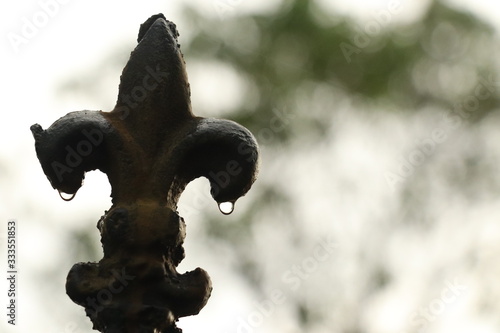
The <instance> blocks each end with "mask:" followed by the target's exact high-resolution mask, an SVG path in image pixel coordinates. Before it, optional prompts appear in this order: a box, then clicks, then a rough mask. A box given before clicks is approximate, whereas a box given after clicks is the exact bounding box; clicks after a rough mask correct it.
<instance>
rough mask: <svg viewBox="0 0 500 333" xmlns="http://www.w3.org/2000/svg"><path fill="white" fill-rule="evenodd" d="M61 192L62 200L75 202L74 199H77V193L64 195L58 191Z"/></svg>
mask: <svg viewBox="0 0 500 333" xmlns="http://www.w3.org/2000/svg"><path fill="white" fill-rule="evenodd" d="M57 192H59V196H60V197H61V199H63V200H64V201H71V200H73V198H74V197H75V195H76V192H75V193H73V194H68V193H64V192H61V191H59V190H58V191H57Z"/></svg>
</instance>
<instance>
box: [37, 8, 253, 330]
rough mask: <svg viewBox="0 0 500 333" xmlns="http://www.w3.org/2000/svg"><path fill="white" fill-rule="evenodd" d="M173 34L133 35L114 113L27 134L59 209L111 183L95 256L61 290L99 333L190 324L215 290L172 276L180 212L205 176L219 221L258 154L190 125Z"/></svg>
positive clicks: (81, 116)
mask: <svg viewBox="0 0 500 333" xmlns="http://www.w3.org/2000/svg"><path fill="white" fill-rule="evenodd" d="M178 35H179V34H178V32H177V29H176V26H175V24H174V23H172V22H170V21H167V20H166V19H165V17H164V16H163V14H158V15H154V16H152V17H150V18H149V19H148V20H147V21H146V22H144V23H143V24H142V25H141V27H140V29H139V37H138V45H137V47H136V48H135V50H134V51H133V52H132V54H131V56H130V59H129V61H128V63H127V65H126V66H125V68H124V69H123V73H122V75H121V82H120V87H119V94H118V101H117V103H116V106H115V108H114V109H113V110H112V111H111V112H102V111H76V112H70V113H68V114H67V115H65V116H64V117H62V118H60V119H59V120H57V121H56V122H54V123H53V124H52V125H51V126H50V127H49V128H48V129H46V130H43V129H42V127H41V126H40V125H38V124H35V125H33V126H31V131H32V133H33V136H34V137H35V148H36V152H37V156H38V159H39V161H40V163H41V165H42V168H43V171H44V173H45V175H47V177H48V179H49V181H50V183H51V184H52V187H53V188H55V189H56V190H58V191H59V193H60V194H61V197H62V198H63V199H65V200H71V199H72V197H71V198H64V197H63V193H64V194H67V195H70V196H74V195H75V194H76V192H77V191H78V189H79V188H80V187H81V185H82V181H83V179H84V176H85V172H87V171H90V170H95V169H99V170H101V171H102V172H105V173H106V174H107V176H108V179H109V182H110V184H111V188H112V192H111V197H112V203H113V205H112V207H111V208H110V209H109V210H108V211H106V212H105V215H104V216H102V217H101V219H100V220H99V222H98V223H97V227H98V229H99V231H100V233H101V243H102V246H103V251H104V257H103V259H101V260H100V261H99V262H98V263H90V262H89V263H78V264H76V265H74V266H73V268H72V269H71V271H70V272H69V274H68V278H67V282H66V292H67V294H68V295H69V297H70V298H71V299H72V300H73V301H74V302H75V303H77V304H79V305H81V306H83V307H85V311H86V313H87V316H89V317H90V319H91V320H92V323H93V325H94V329H96V330H99V331H101V332H107V333H114V332H148V333H149V332H150V333H153V332H155V333H156V332H180V331H181V330H180V329H179V328H177V327H176V324H175V322H176V321H177V320H178V318H180V317H184V316H190V315H195V314H197V313H199V311H200V310H201V309H202V308H203V307H204V306H205V304H206V303H207V300H208V298H209V297H210V293H211V290H212V285H211V281H210V278H209V276H208V274H207V273H206V272H205V271H204V270H203V269H201V268H196V269H195V270H194V271H191V272H186V273H184V274H179V273H178V272H177V271H176V267H177V265H178V264H179V263H180V262H181V261H182V259H183V258H184V248H183V242H184V238H185V236H186V227H185V224H184V220H183V219H182V217H180V216H179V215H178V213H177V201H178V199H179V197H180V195H181V193H182V191H183V190H184V188H185V187H186V185H187V184H188V183H189V182H190V181H191V180H193V179H195V178H197V177H201V176H204V177H206V178H208V179H209V181H210V186H211V191H210V192H211V195H212V197H213V198H214V199H215V201H216V202H217V203H218V204H219V207H220V209H221V212H223V213H224V214H228V213H231V211H232V209H233V207H234V203H235V202H236V200H237V199H238V198H240V197H241V196H243V195H245V193H246V192H247V191H248V190H249V189H250V187H251V186H252V184H253V182H254V181H255V179H256V176H257V171H258V170H257V169H258V146H257V143H256V141H255V138H254V137H253V135H252V134H251V133H250V132H249V131H248V130H247V129H245V128H244V127H242V126H241V125H239V124H237V123H235V122H232V121H228V120H221V119H208V118H201V117H196V116H194V115H193V113H192V111H191V103H190V89H189V83H188V79H187V74H186V70H185V63H184V59H183V56H182V53H181V51H180V45H179V44H178V42H177V37H178Z"/></svg>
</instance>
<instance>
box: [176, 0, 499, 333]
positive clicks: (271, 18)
mask: <svg viewBox="0 0 500 333" xmlns="http://www.w3.org/2000/svg"><path fill="white" fill-rule="evenodd" d="M327 13H328V11H326V10H324V9H323V8H321V7H320V5H318V4H317V3H316V2H314V1H308V0H294V1H283V2H282V4H281V7H279V8H277V9H276V10H275V11H273V12H267V13H264V14H255V15H254V14H238V13H237V14H234V13H232V14H234V15H226V16H224V17H222V19H221V17H207V16H205V15H204V14H203V13H201V12H198V11H197V10H196V9H194V8H190V7H187V8H186V16H187V18H188V20H189V22H190V24H191V26H193V27H196V28H195V30H197V32H196V33H195V34H194V36H193V38H192V39H191V40H190V42H189V43H187V44H183V50H184V53H185V55H186V56H187V57H188V58H189V59H190V60H192V59H196V60H199V61H202V62H203V61H206V62H217V63H221V64H223V65H225V66H229V67H230V68H231V69H233V70H234V71H235V72H236V73H237V74H238V75H239V76H240V77H241V78H242V79H243V80H244V82H245V84H246V87H247V89H246V90H245V91H244V97H243V98H242V102H241V105H239V106H238V107H237V108H235V109H234V110H233V111H232V112H231V113H230V114H228V115H225V116H226V117H227V118H230V119H234V120H236V121H238V122H240V123H242V124H243V125H244V126H246V127H248V128H249V129H250V130H251V131H252V132H253V133H255V134H256V137H257V139H258V140H259V139H260V137H259V133H260V132H261V131H262V129H263V128H269V127H270V123H271V122H272V121H273V120H272V119H273V117H274V116H275V113H274V112H273V110H276V109H278V110H286V112H288V113H289V114H293V115H294V116H295V117H294V118H293V120H291V123H290V124H289V126H284V127H283V130H281V129H280V131H277V132H276V133H274V134H275V137H274V139H273V140H261V141H264V142H261V146H262V148H263V150H264V153H265V155H264V156H266V157H268V158H267V159H265V160H264V161H263V168H272V167H273V165H276V164H280V163H281V164H282V166H281V167H283V168H290V167H291V168H293V167H294V166H293V165H286V159H280V158H279V156H286V155H287V154H289V153H290V152H292V151H293V150H296V149H298V147H301V146H303V145H304V142H306V143H309V144H312V145H311V147H314V145H317V144H318V143H319V144H320V143H321V141H328V140H330V139H332V138H333V139H334V133H333V132H332V131H333V130H334V128H335V126H341V124H335V123H334V121H335V118H334V117H335V114H336V108H337V105H338V103H339V102H342V101H343V100H349V101H350V102H351V103H354V104H355V105H356V106H357V108H356V109H357V110H360V111H359V112H360V113H363V112H366V111H363V110H368V112H382V113H383V112H407V113H408V112H414V113H417V112H420V110H423V109H427V110H428V109H432V110H440V111H439V112H443V110H450V111H451V110H455V111H456V110H457V108H458V109H460V108H463V105H460V103H461V102H462V101H467V97H469V96H475V95H476V94H477V91H476V89H477V87H478V85H479V84H480V82H482V80H483V81H484V80H487V81H489V82H497V76H496V75H495V71H494V70H493V69H494V66H495V64H496V63H497V60H496V59H495V57H494V55H493V53H492V52H491V48H492V45H493V44H494V43H495V37H494V31H493V29H492V28H491V27H490V26H488V25H487V24H485V23H483V22H482V21H480V20H478V19H477V18H476V17H474V16H472V15H471V14H470V13H467V12H464V11H461V10H459V9H456V8H451V7H449V6H448V5H446V4H444V3H442V2H440V1H433V2H431V3H430V5H429V6H428V8H427V9H426V11H425V12H424V14H423V16H422V17H421V18H420V19H419V20H417V21H415V22H410V23H397V22H399V21H397V20H396V17H393V16H391V15H392V14H391V15H389V16H387V15H386V16H382V17H381V16H378V17H377V15H376V14H375V15H374V16H373V19H372V20H371V21H364V22H354V21H352V20H351V19H348V18H346V17H341V16H335V15H331V14H327ZM498 101H499V100H498V96H497V94H495V95H494V96H493V97H492V98H489V99H488V100H486V101H481V103H480V104H479V105H478V107H477V109H475V110H474V112H473V113H472V114H471V115H470V118H468V120H471V122H469V123H468V124H470V125H473V124H474V121H477V120H479V119H481V118H483V117H484V116H485V115H487V114H489V113H490V112H492V111H493V110H494V109H495V108H496V107H497V105H498ZM457 103H458V104H457ZM382 116H383V114H382ZM311 149H313V148H311ZM408 184H409V185H411V186H413V185H414V184H413V183H412V182H409V183H408ZM252 191H256V192H257V194H255V193H254V194H255V195H253V196H252V197H253V198H256V199H255V200H254V201H253V202H252V203H251V204H250V205H248V206H247V207H246V211H245V212H239V213H238V216H239V222H238V223H236V224H231V225H228V223H227V222H225V221H224V219H221V218H220V217H219V216H211V217H210V218H209V221H208V223H207V225H206V232H207V235H208V236H209V238H210V239H212V241H214V242H218V243H220V242H222V243H226V244H228V247H229V248H231V249H233V251H235V252H236V253H237V256H238V258H240V259H241V260H240V261H239V267H237V269H239V270H240V271H241V275H242V277H244V278H246V279H247V280H248V281H249V284H250V285H252V286H254V287H255V289H256V291H259V290H260V291H262V290H261V289H262V288H263V287H262V284H263V283H262V279H263V274H261V273H262V268H261V265H262V257H260V256H257V257H256V256H255V255H254V252H253V250H252V243H253V240H255V239H256V238H257V237H259V235H258V233H257V232H256V231H255V229H254V226H255V225H259V224H273V225H274V226H275V227H276V228H277V229H280V228H281V229H283V230H285V229H286V230H288V232H286V233H285V232H283V237H290V240H289V246H290V249H294V248H300V247H301V246H304V244H307V240H304V237H306V236H305V235H304V234H303V230H304V229H303V228H304V227H303V225H304V224H309V223H311V224H313V223H314V221H296V217H295V215H296V214H295V212H296V210H297V209H300V207H294V206H293V205H292V204H291V200H290V197H293V195H294V194H293V193H289V192H287V191H286V189H284V188H283V187H282V186H280V184H279V182H278V181H277V180H276V177H267V178H264V179H259V180H258V186H255V187H254V189H252ZM416 192H418V193H420V195H425V193H424V192H425V191H424V192H422V191H420V192H419V190H418V189H417V190H415V188H413V189H408V190H407V191H406V192H404V193H406V194H405V195H406V197H407V198H408V197H413V198H414V199H416V196H417V194H415V193H416ZM409 206H411V207H414V210H415V211H418V210H419V208H417V207H419V206H418V200H417V201H413V203H412V204H410V205H409ZM266 210H269V211H271V210H278V211H282V212H286V213H284V214H285V217H284V218H281V219H276V218H275V216H274V215H273V214H268V215H266V214H259V213H258V212H262V211H266ZM290 249H279V251H282V252H283V253H285V252H288V251H290ZM270 250H271V249H269V251H270ZM275 250H276V249H275ZM263 252H264V251H261V252H260V253H263ZM375 271H376V272H379V273H378V275H377V276H375V277H374V279H375V280H374V281H375V282H374V286H373V288H382V287H383V286H385V285H386V284H387V283H388V282H389V280H390V276H389V275H388V273H386V272H385V270H384V269H383V267H379V268H375ZM377 281H378V282H377ZM263 293H264V292H263ZM304 302H305V301H304V300H301V299H300V298H298V299H297V303H296V311H297V318H299V319H300V321H301V323H302V325H303V328H304V329H305V328H306V327H307V326H308V324H309V322H310V321H311V320H314V321H317V320H320V318H318V316H317V314H316V315H312V313H310V311H313V312H314V311H315V310H314V309H313V307H311V306H307V305H306V304H304ZM311 318H313V319H311ZM351 329H352V332H354V331H356V325H354V324H353V327H352V328H351Z"/></svg>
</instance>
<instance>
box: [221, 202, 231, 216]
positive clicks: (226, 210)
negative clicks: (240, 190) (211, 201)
mask: <svg viewBox="0 0 500 333" xmlns="http://www.w3.org/2000/svg"><path fill="white" fill-rule="evenodd" d="M219 210H220V212H221V213H222V214H224V215H229V214H231V213H232V212H233V210H234V203H233V202H231V201H226V202H219Z"/></svg>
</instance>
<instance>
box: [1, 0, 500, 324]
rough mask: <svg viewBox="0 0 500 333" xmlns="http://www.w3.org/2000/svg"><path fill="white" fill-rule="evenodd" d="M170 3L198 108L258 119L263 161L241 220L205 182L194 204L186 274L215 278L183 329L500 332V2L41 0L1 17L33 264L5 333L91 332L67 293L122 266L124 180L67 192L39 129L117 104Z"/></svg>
mask: <svg viewBox="0 0 500 333" xmlns="http://www.w3.org/2000/svg"><path fill="white" fill-rule="evenodd" d="M158 12H163V13H164V14H165V15H166V17H167V18H168V19H170V20H172V21H174V22H175V23H176V24H177V27H178V29H179V31H180V38H179V41H180V43H181V47H182V50H183V53H184V56H185V60H186V63H187V71H188V75H189V78H190V82H191V89H192V103H193V110H194V112H195V114H196V115H199V116H204V117H220V118H227V119H232V120H235V121H238V122H240V123H241V124H243V125H244V126H246V127H247V128H249V129H250V130H251V131H252V132H253V133H254V134H255V136H256V138H257V141H258V142H259V144H260V147H261V153H262V161H261V171H260V176H259V179H258V181H257V182H256V183H255V185H254V187H253V188H252V190H251V191H250V192H249V194H248V195H247V196H245V197H244V198H242V199H240V200H239V201H238V203H237V205H236V207H235V211H234V212H233V213H232V214H231V215H229V216H223V215H222V214H221V213H220V212H219V211H218V208H217V205H216V203H215V202H214V201H213V200H212V199H211V197H210V195H209V190H208V181H206V180H205V179H198V180H196V181H194V182H192V183H191V184H190V185H189V186H188V188H187V189H186V191H185V192H184V194H183V196H182V198H181V201H180V205H179V211H180V213H181V215H182V216H183V217H184V219H185V220H186V224H187V238H186V243H185V249H186V259H185V260H184V261H183V262H182V263H181V265H180V266H179V269H178V271H179V272H184V271H187V270H192V269H194V268H196V267H198V266H199V267H202V268H204V269H205V270H207V271H208V272H209V274H210V275H211V277H212V281H213V285H214V290H213V293H212V297H211V299H210V300H209V302H208V304H207V306H206V307H205V308H204V309H203V310H202V311H201V313H200V314H199V315H198V316H195V317H189V318H182V319H181V320H180V322H179V326H180V327H181V328H183V329H184V332H186V333H189V332H201V331H204V332H226V333H232V332H238V333H252V332H287V333H296V332H307V333H324V332H339V333H340V332H342V333H405V332H406V333H413V332H454V333H461V332H475V333H490V332H498V331H499V330H500V311H499V310H500V309H499V303H498V299H499V298H500V283H499V281H500V279H499V278H500V264H498V263H497V259H495V258H496V257H497V256H500V221H499V220H500V200H499V193H500V176H499V174H498V172H497V170H498V165H499V164H500V131H499V130H498V129H499V128H500V112H499V98H500V94H499V91H500V90H499V89H500V78H499V69H500V67H499V65H500V61H499V60H498V59H500V58H499V55H500V53H499V45H500V44H499V41H498V31H499V28H500V14H499V13H500V5H498V4H494V2H493V1H488V0H482V1H472V0H448V1H444V0H442V1H433V0H425V1H424V0H399V1H398V0H373V1H361V0H356V1H340V0H316V1H313V0H310V1H307V0H289V1H263V0H260V1H249V0H209V1H201V0H197V1H184V2H181V1H158V0H151V1H148V2H141V3H138V2H135V3H132V2H127V3H125V2H120V1H117V0H112V1H106V2H102V1H101V2H98V1H68V0H64V1H63V0H40V1H31V0H30V1H22V2H21V1H19V2H3V3H2V4H0V22H2V23H1V29H2V39H1V42H0V43H1V59H2V61H1V62H0V70H1V73H2V76H1V79H0V85H1V86H0V88H1V89H0V94H1V97H2V98H1V101H2V110H3V111H2V114H3V119H2V121H1V130H0V139H1V142H2V144H1V145H0V221H1V225H2V227H1V229H0V236H1V237H0V248H1V250H0V255H1V256H2V257H1V259H0V262H1V267H2V270H3V271H4V272H6V270H7V269H6V268H5V267H6V265H5V263H6V244H5V243H6V231H7V227H6V223H7V221H8V220H9V219H16V220H17V223H18V262H19V263H18V266H19V275H18V286H17V289H18V298H17V301H18V306H19V309H18V317H17V326H15V327H12V326H11V325H7V323H6V322H7V316H6V315H5V314H6V310H2V311H3V312H5V314H4V313H3V312H2V315H1V318H2V320H1V322H0V331H1V332H29V331H37V332H50V333H56V332H57V333H63V332H64V333H67V332H90V331H92V329H91V324H90V321H89V320H88V319H87V318H86V317H85V315H84V310H83V308H82V307H80V306H77V305H76V304H73V303H72V302H71V300H70V299H69V298H68V297H67V296H66V294H65V288H64V284H65V279H66V275H67V273H68V271H69V269H70V268H71V266H72V265H73V264H74V263H76V262H80V261H83V262H86V261H98V260H99V259H100V258H101V257H102V250H101V247H100V242H99V232H98V230H97V229H96V227H95V226H96V223H97V221H98V219H99V217H100V216H101V215H102V214H103V212H104V210H106V209H108V208H109V207H110V206H111V200H110V197H109V194H110V186H109V184H108V183H107V179H106V176H105V175H104V174H101V173H99V172H91V173H88V174H87V175H86V179H85V185H84V186H83V187H82V189H81V190H80V191H79V192H78V194H77V196H76V198H75V199H74V200H73V201H71V202H69V203H68V202H64V201H62V200H61V199H60V198H59V196H58V194H57V192H56V191H55V190H53V189H52V188H51V186H50V184H49V182H48V181H47V179H46V177H45V176H44V174H43V172H42V169H41V167H40V165H39V163H38V160H37V159H36V155H35V151H34V145H33V138H32V136H31V133H30V131H29V127H30V125H32V124H34V123H40V124H41V125H42V126H43V127H44V128H46V127H48V126H50V124H52V123H53V122H54V121H55V120H57V119H58V118H59V117H62V116H63V115H65V114H66V113H67V112H70V111H75V110H83V109H89V110H105V111H109V110H112V109H113V107H114V104H115V102H116V96H117V92H118V83H119V77H120V74H121V71H122V69H123V66H124V65H125V63H126V61H127V60H128V57H129V55H130V52H131V51H132V50H133V48H134V47H135V45H136V36H137V32H138V28H139V25H140V24H141V23H142V22H144V21H145V20H146V18H148V17H149V16H150V15H152V14H155V13H158ZM2 274H4V273H2ZM5 275H6V273H5ZM2 276H3V275H2ZM7 289H8V288H7V281H6V279H5V278H4V277H2V278H1V279H0V295H2V296H1V297H0V300H2V306H1V308H2V309H5V306H6V304H7V297H6V293H7Z"/></svg>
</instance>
